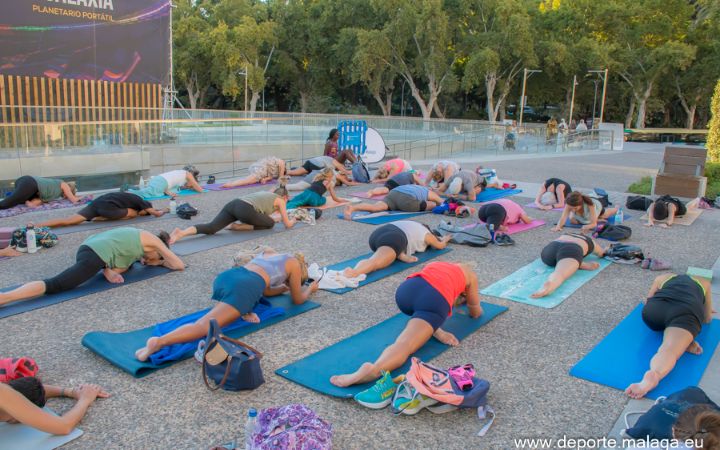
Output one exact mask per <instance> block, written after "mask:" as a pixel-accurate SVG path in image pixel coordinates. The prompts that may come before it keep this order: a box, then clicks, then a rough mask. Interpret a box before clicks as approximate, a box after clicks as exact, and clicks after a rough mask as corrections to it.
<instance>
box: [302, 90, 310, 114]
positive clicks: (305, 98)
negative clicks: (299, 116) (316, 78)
mask: <svg viewBox="0 0 720 450" xmlns="http://www.w3.org/2000/svg"><path fill="white" fill-rule="evenodd" d="M308 100H309V94H308V93H307V92H304V91H300V112H301V113H305V112H307V107H308Z"/></svg>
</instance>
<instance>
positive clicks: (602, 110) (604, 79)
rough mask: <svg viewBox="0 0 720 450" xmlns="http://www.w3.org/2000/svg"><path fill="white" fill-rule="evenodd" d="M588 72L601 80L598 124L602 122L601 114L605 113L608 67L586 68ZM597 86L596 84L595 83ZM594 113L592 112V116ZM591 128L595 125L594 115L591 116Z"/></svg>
mask: <svg viewBox="0 0 720 450" xmlns="http://www.w3.org/2000/svg"><path fill="white" fill-rule="evenodd" d="M588 73H595V74H597V75H598V76H599V77H600V79H602V82H603V91H602V101H601V102H600V121H599V122H598V125H600V124H601V123H602V122H603V116H604V115H605V98H606V94H607V80H608V69H603V70H588ZM596 86H597V85H596ZM594 115H595V114H593V116H594ZM593 128H596V127H595V117H593Z"/></svg>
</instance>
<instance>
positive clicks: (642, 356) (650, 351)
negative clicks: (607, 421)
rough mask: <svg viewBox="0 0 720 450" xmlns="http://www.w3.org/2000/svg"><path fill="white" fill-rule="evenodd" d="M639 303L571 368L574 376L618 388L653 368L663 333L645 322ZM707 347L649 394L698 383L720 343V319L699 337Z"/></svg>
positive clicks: (689, 357)
mask: <svg viewBox="0 0 720 450" xmlns="http://www.w3.org/2000/svg"><path fill="white" fill-rule="evenodd" d="M642 307H643V305H638V306H637V307H636V308H635V309H634V310H633V311H632V312H631V313H630V314H629V315H628V316H627V317H626V318H625V319H623V320H622V322H620V323H619V324H618V325H617V326H616V327H615V328H614V329H613V330H612V331H611V332H610V334H608V335H607V336H605V338H603V340H602V341H600V343H599V344H598V345H596V346H595V348H593V349H592V350H591V351H590V353H588V354H587V355H586V356H585V357H584V358H583V359H581V360H580V362H578V363H577V364H575V366H574V367H573V368H572V369H570V375H572V376H574V377H578V378H582V379H584V380H588V381H592V382H594V383H598V384H603V385H605V386H610V387H614V388H616V389H620V390H625V389H626V388H627V387H628V386H629V385H631V384H632V383H636V382H638V381H640V380H641V379H642V377H643V375H644V374H645V372H646V371H647V370H648V368H649V367H650V359H651V358H652V357H653V355H654V354H655V353H656V352H657V349H658V348H659V347H660V344H661V343H662V336H663V335H662V333H661V332H658V331H652V330H651V329H650V328H648V327H647V325H645V323H644V322H643V321H642ZM696 340H697V342H698V343H699V344H700V346H701V347H702V348H703V353H702V354H701V355H691V354H689V353H685V354H684V355H683V356H681V357H680V359H679V360H678V362H677V365H676V366H675V368H674V369H673V370H672V372H670V373H669V374H668V375H667V376H666V377H665V378H663V379H662V380H660V384H658V386H657V387H656V388H655V389H653V390H652V391H650V392H649V393H648V394H647V396H646V397H647V398H651V399H656V398H658V397H661V396H667V395H670V394H672V393H673V392H677V391H679V390H681V389H684V388H686V387H688V386H697V385H698V383H699V382H700V378H702V375H703V373H704V372H705V369H706V368H707V366H708V364H709V363H710V359H711V358H712V356H713V354H714V353H715V348H716V347H717V345H718V342H720V321H719V320H713V321H712V322H710V323H709V324H705V325H703V328H702V331H701V332H700V334H699V335H698V337H697V339H696Z"/></svg>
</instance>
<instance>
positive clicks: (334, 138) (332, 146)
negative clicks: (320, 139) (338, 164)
mask: <svg viewBox="0 0 720 450" xmlns="http://www.w3.org/2000/svg"><path fill="white" fill-rule="evenodd" d="M339 140H340V132H339V131H338V129H337V128H333V129H332V130H330V134H329V135H328V138H327V141H325V151H324V152H323V155H324V156H330V157H332V158H337V157H338V141H339Z"/></svg>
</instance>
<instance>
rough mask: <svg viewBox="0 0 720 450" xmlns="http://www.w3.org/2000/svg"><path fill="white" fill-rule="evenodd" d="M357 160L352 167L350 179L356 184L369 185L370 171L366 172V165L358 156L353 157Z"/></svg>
mask: <svg viewBox="0 0 720 450" xmlns="http://www.w3.org/2000/svg"><path fill="white" fill-rule="evenodd" d="M355 157H356V158H357V160H356V161H355V162H354V163H353V165H352V177H353V181H355V182H356V183H369V182H370V171H369V170H368V167H367V164H365V161H363V160H362V158H361V157H360V155H355Z"/></svg>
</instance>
